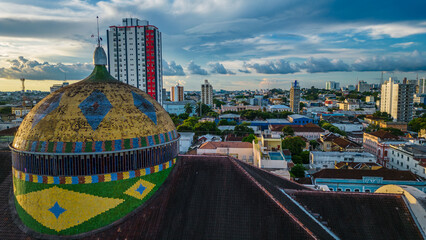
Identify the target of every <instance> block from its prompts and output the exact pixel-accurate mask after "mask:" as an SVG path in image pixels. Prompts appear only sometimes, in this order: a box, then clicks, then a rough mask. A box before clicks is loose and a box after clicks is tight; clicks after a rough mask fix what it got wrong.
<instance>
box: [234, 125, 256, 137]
mask: <svg viewBox="0 0 426 240" xmlns="http://www.w3.org/2000/svg"><path fill="white" fill-rule="evenodd" d="M253 133H254V130H253V129H252V128H249V127H247V126H244V125H238V126H235V128H234V134H235V135H237V136H245V135H247V134H253Z"/></svg>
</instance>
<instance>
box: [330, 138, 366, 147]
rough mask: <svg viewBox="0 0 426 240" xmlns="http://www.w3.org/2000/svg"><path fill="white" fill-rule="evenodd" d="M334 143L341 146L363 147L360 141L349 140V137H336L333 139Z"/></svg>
mask: <svg viewBox="0 0 426 240" xmlns="http://www.w3.org/2000/svg"><path fill="white" fill-rule="evenodd" d="M333 143H334V144H336V145H337V146H339V147H341V148H349V147H352V148H361V145H359V144H358V143H355V142H352V141H349V140H348V139H345V138H342V137H339V138H335V139H334V140H333Z"/></svg>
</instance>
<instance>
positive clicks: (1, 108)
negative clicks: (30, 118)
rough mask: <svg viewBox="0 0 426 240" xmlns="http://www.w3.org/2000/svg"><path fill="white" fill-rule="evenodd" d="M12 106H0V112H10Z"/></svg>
mask: <svg viewBox="0 0 426 240" xmlns="http://www.w3.org/2000/svg"><path fill="white" fill-rule="evenodd" d="M11 113H12V107H0V114H11Z"/></svg>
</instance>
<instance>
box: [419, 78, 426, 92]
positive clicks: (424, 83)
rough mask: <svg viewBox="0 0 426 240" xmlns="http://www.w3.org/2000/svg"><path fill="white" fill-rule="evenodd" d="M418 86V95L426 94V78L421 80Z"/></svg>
mask: <svg viewBox="0 0 426 240" xmlns="http://www.w3.org/2000/svg"><path fill="white" fill-rule="evenodd" d="M417 85H418V86H419V91H417V93H419V94H422V93H426V78H420V79H419V81H418V83H417Z"/></svg>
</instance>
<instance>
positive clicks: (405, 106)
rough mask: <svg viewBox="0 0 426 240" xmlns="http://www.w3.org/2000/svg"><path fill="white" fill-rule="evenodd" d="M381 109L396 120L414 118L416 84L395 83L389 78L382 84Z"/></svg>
mask: <svg viewBox="0 0 426 240" xmlns="http://www.w3.org/2000/svg"><path fill="white" fill-rule="evenodd" d="M381 90H382V91H381V101H380V111H381V112H387V113H389V114H390V115H391V116H392V117H393V119H394V121H397V122H409V121H411V120H412V119H413V104H414V103H413V102H414V90H415V85H413V84H407V81H406V79H404V82H403V83H395V81H394V79H392V78H389V80H388V81H386V82H385V83H383V84H382V89H381Z"/></svg>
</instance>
